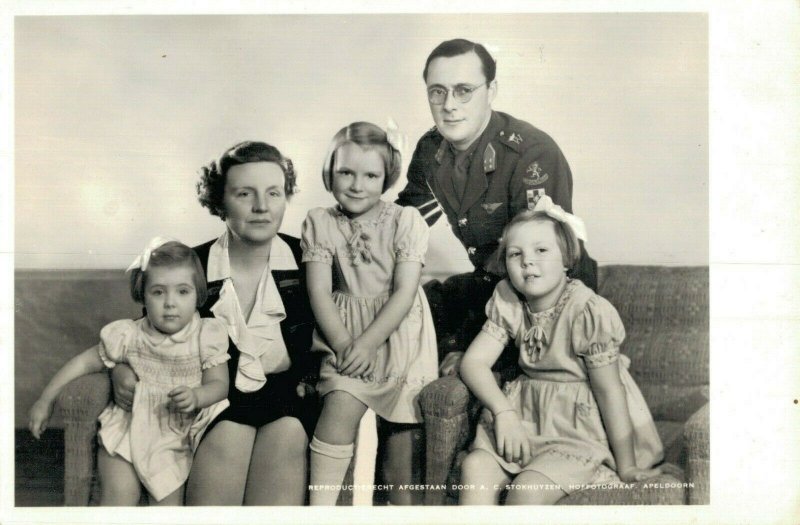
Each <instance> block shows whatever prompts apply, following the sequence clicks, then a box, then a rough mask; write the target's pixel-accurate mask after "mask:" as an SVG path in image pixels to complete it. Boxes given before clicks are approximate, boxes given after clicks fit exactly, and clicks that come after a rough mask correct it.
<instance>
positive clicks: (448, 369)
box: [439, 352, 464, 377]
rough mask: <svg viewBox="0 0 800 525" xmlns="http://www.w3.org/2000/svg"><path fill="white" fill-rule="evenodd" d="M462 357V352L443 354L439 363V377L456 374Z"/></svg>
mask: <svg viewBox="0 0 800 525" xmlns="http://www.w3.org/2000/svg"><path fill="white" fill-rule="evenodd" d="M462 357H464V352H450V353H449V354H447V355H446V356H444V359H442V364H441V365H439V375H440V376H441V377H445V376H454V375H457V374H458V368H459V366H460V365H461V358H462Z"/></svg>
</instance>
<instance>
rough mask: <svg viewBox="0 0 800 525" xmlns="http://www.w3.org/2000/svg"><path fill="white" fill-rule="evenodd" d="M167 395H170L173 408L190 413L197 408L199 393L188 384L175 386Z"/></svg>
mask: <svg viewBox="0 0 800 525" xmlns="http://www.w3.org/2000/svg"><path fill="white" fill-rule="evenodd" d="M167 395H168V396H169V397H170V405H171V406H172V408H173V410H177V411H178V412H183V413H184V414H188V413H189V412H193V411H194V410H195V409H197V394H195V392H194V389H192V388H189V387H188V386H179V387H175V388H173V389H172V390H171V391H170V393H169V394H167Z"/></svg>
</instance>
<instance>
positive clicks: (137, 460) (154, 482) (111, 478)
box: [28, 237, 230, 506]
mask: <svg viewBox="0 0 800 525" xmlns="http://www.w3.org/2000/svg"><path fill="white" fill-rule="evenodd" d="M128 271H129V272H130V289H131V296H132V297H133V299H134V301H136V302H138V303H141V304H143V305H144V307H145V310H146V315H145V316H144V317H142V318H141V319H137V320H135V321H134V320H130V319H123V320H119V321H114V322H112V323H110V324H108V325H106V326H105V327H103V329H102V330H101V331H100V343H99V344H98V345H96V346H94V347H92V348H89V349H88V350H86V351H84V352H82V353H81V354H78V355H77V356H75V357H73V358H72V359H71V360H70V361H68V362H67V364H65V365H64V366H63V367H62V368H61V369H60V370H59V371H58V372H57V373H56V375H55V376H54V377H53V379H51V380H50V382H49V383H48V385H47V387H45V389H44V391H43V392H42V395H41V396H40V397H39V399H38V400H37V401H36V403H34V405H33V407H32V408H31V410H30V414H29V423H28V427H29V429H30V431H31V432H32V433H33V435H34V436H35V437H36V438H37V439H38V438H39V436H40V435H41V433H42V432H43V431H44V430H45V429H46V428H47V422H48V420H49V419H50V416H51V415H52V412H53V404H54V401H55V399H56V397H57V396H58V394H59V392H61V390H62V389H63V388H64V387H65V386H66V385H67V384H68V383H69V382H70V381H72V380H74V379H77V378H78V377H80V376H83V375H86V374H90V373H94V372H100V371H102V370H104V369H106V368H113V367H114V366H115V365H117V364H119V363H125V364H127V365H128V366H130V367H131V368H132V369H133V370H134V371H135V372H136V375H137V376H138V377H139V383H138V384H137V386H136V390H135V393H134V398H133V406H132V409H131V410H130V411H125V410H123V409H122V408H120V407H119V406H117V405H115V404H114V403H113V402H111V403H109V405H108V406H107V407H106V408H105V409H104V410H103V412H102V413H101V414H100V416H99V418H98V419H99V421H100V430H99V432H98V437H99V441H100V446H99V447H98V450H97V469H98V474H99V477H100V485H101V489H102V490H101V493H102V495H101V500H100V504H101V505H112V506H121V505H136V504H137V503H138V502H139V498H140V496H141V485H144V487H145V489H146V490H147V494H148V496H149V499H150V504H151V505H153V504H155V505H183V493H184V487H185V483H186V480H187V478H188V476H189V470H190V468H191V465H192V455H193V453H194V449H195V448H196V447H197V444H198V443H199V439H200V436H201V435H202V433H203V432H204V430H205V428H206V426H207V425H208V424H209V423H210V422H211V420H212V419H213V418H214V417H215V416H216V415H217V414H218V413H219V412H221V411H222V410H224V409H225V407H226V406H227V403H228V402H227V400H226V397H227V394H228V370H227V367H226V366H225V362H226V361H227V360H228V359H229V357H230V356H229V355H228V333H227V331H226V329H225V326H224V325H223V324H222V323H221V322H220V321H218V320H216V319H213V318H210V319H203V318H201V317H200V315H199V314H198V313H197V308H198V307H199V306H201V305H202V304H203V303H204V302H205V300H206V297H207V292H206V281H205V275H204V272H203V267H202V266H201V264H200V260H199V259H198V257H197V254H196V253H195V252H194V250H192V249H191V248H189V247H188V246H185V245H184V244H181V243H179V242H177V241H172V240H168V239H164V238H161V237H156V238H155V239H153V240H152V241H151V242H150V243H149V244H148V246H147V247H146V248H145V249H144V251H143V252H142V254H141V255H139V256H138V257H137V258H136V260H135V261H134V262H133V264H131V266H130V267H129V268H128Z"/></svg>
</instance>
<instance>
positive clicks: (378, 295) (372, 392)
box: [301, 201, 437, 423]
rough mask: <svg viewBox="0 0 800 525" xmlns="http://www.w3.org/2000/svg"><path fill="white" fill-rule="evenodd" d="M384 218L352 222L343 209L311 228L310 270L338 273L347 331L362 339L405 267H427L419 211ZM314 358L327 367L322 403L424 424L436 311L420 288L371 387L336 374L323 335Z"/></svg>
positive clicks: (392, 210)
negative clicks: (330, 399) (357, 406)
mask: <svg viewBox="0 0 800 525" xmlns="http://www.w3.org/2000/svg"><path fill="white" fill-rule="evenodd" d="M378 206H381V209H380V211H379V213H377V215H376V218H374V219H369V220H359V219H353V220H351V219H349V218H348V217H346V216H345V215H344V214H343V213H342V212H341V211H339V210H338V209H337V208H315V209H313V210H311V211H310V212H309V214H308V217H307V218H306V220H305V222H304V223H303V235H302V239H301V246H302V248H303V262H308V261H314V262H322V263H325V264H330V265H332V266H333V268H334V269H333V289H334V291H333V301H334V303H335V304H336V306H337V308H338V311H339V315H340V317H341V319H342V322H343V323H344V325H345V327H347V329H348V330H349V332H350V335H351V336H352V337H353V338H356V337H358V336H359V335H360V334H361V333H362V332H363V331H364V330H365V329H366V328H367V327H368V326H369V325H370V323H372V321H373V320H374V319H375V317H377V315H378V312H379V311H380V309H381V308H382V307H383V305H384V304H386V302H387V301H388V300H389V297H390V296H391V293H392V286H393V278H394V269H395V265H396V264H397V263H400V262H403V261H412V262H419V263H424V260H425V252H426V251H427V248H428V226H427V225H426V224H425V221H424V220H423V218H422V216H421V215H420V214H419V212H418V211H417V210H416V209H415V208H404V207H401V206H398V205H397V204H393V203H386V202H383V201H381V202H379V203H378ZM312 350H313V351H317V352H323V353H325V354H327V356H326V357H323V359H322V365H321V369H320V380H319V383H318V384H317V390H318V392H319V394H320V396H324V395H325V394H327V393H328V392H332V391H334V390H344V391H346V392H348V393H350V394H351V395H353V396H354V397H356V398H357V399H359V400H360V401H361V402H363V403H364V404H365V405H367V406H368V407H370V408H371V409H373V410H374V411H375V413H376V414H378V415H379V416H380V417H381V418H383V419H385V420H387V421H391V422H394V423H419V422H421V421H422V415H421V412H420V408H419V405H418V402H417V396H418V394H419V392H420V390H421V389H422V387H424V386H425V385H427V384H428V383H430V382H431V381H433V380H434V379H436V377H437V353H436V335H435V332H434V328H433V319H432V317H431V311H430V307H429V306H428V301H427V299H426V298H425V293H424V292H423V291H422V288H421V287H419V288H418V290H417V294H416V295H415V297H414V301H413V303H412V305H411V310H410V311H409V312H408V315H407V316H406V317H405V319H403V321H401V323H400V325H399V326H398V327H397V330H395V331H394V332H393V333H392V334H391V335H390V336H389V339H388V340H387V341H386V342H385V343H384V344H382V345H381V346H380V347H379V348H378V350H377V356H376V365H375V370H374V372H373V378H372V379H371V380H365V379H360V378H353V377H348V376H345V375H341V374H339V373H338V372H337V371H336V367H335V362H336V354H335V353H334V351H333V350H332V349H331V348H330V346H329V345H328V343H327V342H326V341H325V338H324V337H323V335H322V334H321V333H319V331H315V332H314V339H313V343H312Z"/></svg>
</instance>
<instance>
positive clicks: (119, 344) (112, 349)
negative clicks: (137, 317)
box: [97, 319, 136, 368]
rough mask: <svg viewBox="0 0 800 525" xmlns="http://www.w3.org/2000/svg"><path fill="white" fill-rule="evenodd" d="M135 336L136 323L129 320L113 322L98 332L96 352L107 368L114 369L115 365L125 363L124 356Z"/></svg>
mask: <svg viewBox="0 0 800 525" xmlns="http://www.w3.org/2000/svg"><path fill="white" fill-rule="evenodd" d="M135 334H136V322H135V321H133V320H131V319H120V320H119V321H114V322H112V323H109V324H107V325H105V326H104V327H103V328H102V329H101V330H100V344H99V345H98V346H97V351H98V353H99V354H100V359H102V361H103V363H104V364H105V365H106V366H107V367H108V368H114V366H116V364H117V363H124V362H125V356H126V355H127V354H128V349H129V348H130V346H131V344H132V343H133V340H134V335H135Z"/></svg>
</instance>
